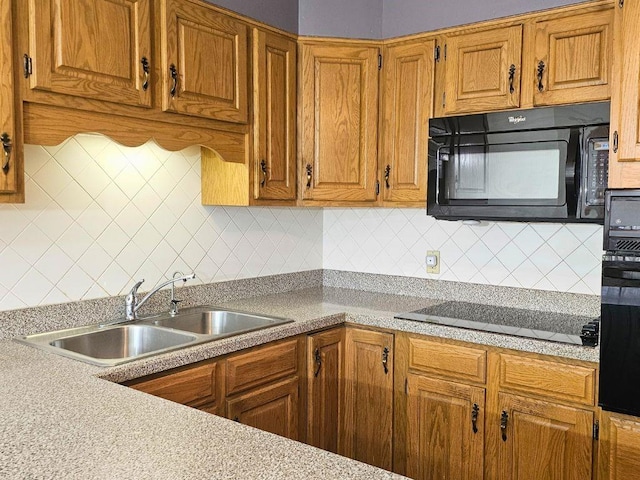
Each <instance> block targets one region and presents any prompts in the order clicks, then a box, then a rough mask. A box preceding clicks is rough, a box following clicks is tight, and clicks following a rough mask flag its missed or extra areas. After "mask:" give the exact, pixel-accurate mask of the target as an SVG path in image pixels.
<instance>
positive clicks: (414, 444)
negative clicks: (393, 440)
mask: <svg viewBox="0 0 640 480" xmlns="http://www.w3.org/2000/svg"><path fill="white" fill-rule="evenodd" d="M407 395H408V400H407V419H406V424H407V439H406V444H407V447H406V448H407V455H406V462H407V463H406V475H407V476H409V477H410V478H415V479H421V480H437V479H442V478H446V479H460V480H482V478H483V466H484V412H485V389H484V388H481V387H474V386H471V385H464V384H460V383H454V382H449V381H446V380H440V379H435V378H429V377H426V376H422V375H415V374H409V375H408V376H407ZM402 440H404V439H402ZM402 440H400V441H402ZM514 478H515V477H514Z"/></svg>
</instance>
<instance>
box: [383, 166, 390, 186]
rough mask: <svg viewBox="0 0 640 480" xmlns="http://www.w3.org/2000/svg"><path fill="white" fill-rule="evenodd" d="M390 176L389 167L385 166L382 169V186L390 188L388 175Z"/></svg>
mask: <svg viewBox="0 0 640 480" xmlns="http://www.w3.org/2000/svg"><path fill="white" fill-rule="evenodd" d="M390 174H391V165H387V167H386V168H385V169H384V184H385V186H386V187H387V188H391V186H390V185H389V175H390Z"/></svg>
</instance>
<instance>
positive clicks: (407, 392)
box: [404, 378, 409, 395]
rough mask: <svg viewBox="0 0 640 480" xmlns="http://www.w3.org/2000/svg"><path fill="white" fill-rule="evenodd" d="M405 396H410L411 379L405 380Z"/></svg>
mask: <svg viewBox="0 0 640 480" xmlns="http://www.w3.org/2000/svg"><path fill="white" fill-rule="evenodd" d="M404 394H405V395H409V379H408V378H405V379H404Z"/></svg>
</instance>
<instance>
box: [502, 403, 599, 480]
mask: <svg viewBox="0 0 640 480" xmlns="http://www.w3.org/2000/svg"><path fill="white" fill-rule="evenodd" d="M499 405H500V407H499V408H500V412H501V414H502V417H498V416H496V418H495V420H496V421H502V424H501V425H503V426H504V428H500V429H496V430H495V431H496V432H498V431H500V433H499V435H501V437H502V438H501V440H500V441H499V447H498V448H499V452H498V455H499V464H500V478H501V479H502V480H529V479H532V478H535V479H539V480H546V479H549V480H552V479H553V480H556V479H557V480H585V479H590V478H591V476H592V470H593V469H592V462H593V422H594V418H593V417H594V414H593V412H591V411H588V410H582V409H579V408H572V407H566V406H562V405H557V404H553V403H547V402H543V401H539V400H533V399H527V398H523V397H518V396H515V395H510V394H505V393H500V394H499Z"/></svg>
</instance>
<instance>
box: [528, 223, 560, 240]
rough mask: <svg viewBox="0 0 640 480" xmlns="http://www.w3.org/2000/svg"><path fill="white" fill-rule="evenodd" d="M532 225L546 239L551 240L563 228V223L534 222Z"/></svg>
mask: <svg viewBox="0 0 640 480" xmlns="http://www.w3.org/2000/svg"><path fill="white" fill-rule="evenodd" d="M530 226H531V228H533V229H534V230H535V232H536V233H537V234H538V235H540V237H541V238H542V239H543V240H544V241H547V240H549V239H550V238H551V237H553V236H554V235H555V234H556V233H558V230H560V229H561V228H562V224H561V223H532V224H530Z"/></svg>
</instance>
